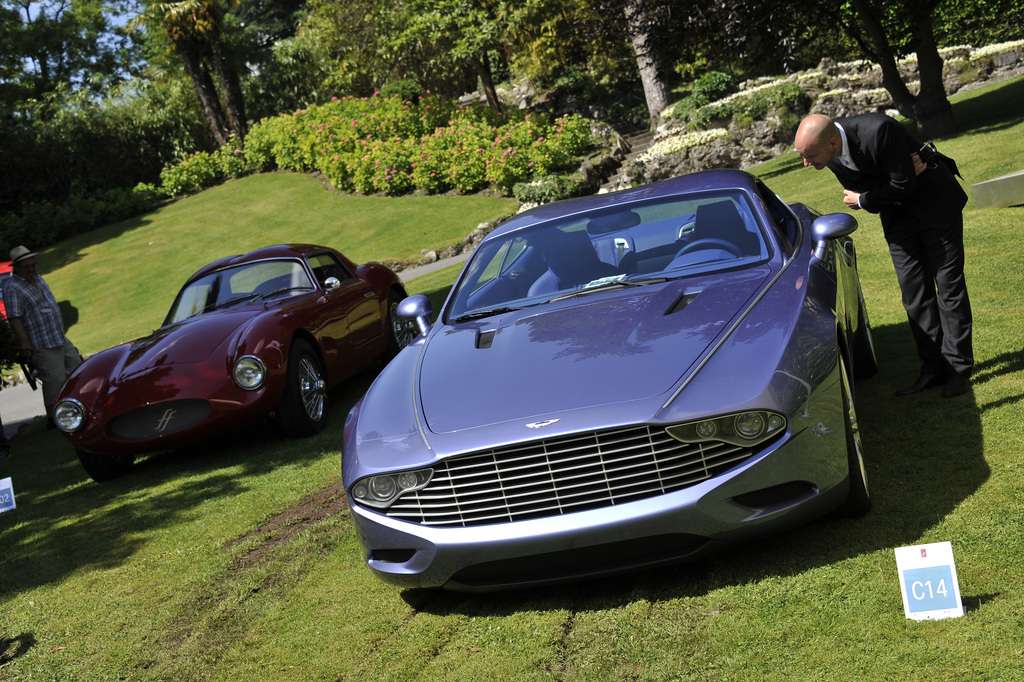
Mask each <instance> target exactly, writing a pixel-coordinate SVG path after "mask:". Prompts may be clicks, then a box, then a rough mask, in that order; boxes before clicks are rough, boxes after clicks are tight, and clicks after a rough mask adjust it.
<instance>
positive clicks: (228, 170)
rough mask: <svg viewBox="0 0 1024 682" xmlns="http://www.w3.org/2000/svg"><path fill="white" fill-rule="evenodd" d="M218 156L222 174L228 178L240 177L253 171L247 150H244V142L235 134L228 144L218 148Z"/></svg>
mask: <svg viewBox="0 0 1024 682" xmlns="http://www.w3.org/2000/svg"><path fill="white" fill-rule="evenodd" d="M216 157H217V164H218V165H219V166H220V172H221V175H223V176H224V177H226V178H240V177H242V176H243V175H248V174H249V173H251V172H252V170H251V168H250V166H249V163H248V161H247V160H246V157H245V152H244V151H242V143H241V142H239V141H238V140H236V139H235V136H234V135H232V136H231V139H230V140H228V142H227V144H225V145H224V146H223V147H221V148H220V149H218V150H217V154H216Z"/></svg>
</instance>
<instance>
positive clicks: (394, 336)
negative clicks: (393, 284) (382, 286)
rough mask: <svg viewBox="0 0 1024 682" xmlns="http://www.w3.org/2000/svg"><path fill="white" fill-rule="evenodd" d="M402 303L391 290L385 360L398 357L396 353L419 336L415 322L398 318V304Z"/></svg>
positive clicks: (399, 296)
mask: <svg viewBox="0 0 1024 682" xmlns="http://www.w3.org/2000/svg"><path fill="white" fill-rule="evenodd" d="M401 302H402V295H401V294H399V293H398V292H397V291H395V290H392V291H391V292H390V293H389V294H388V319H387V325H388V351H387V353H388V354H387V358H388V359H389V360H390V359H391V358H393V357H395V356H396V355H398V352H399V351H400V350H402V349H403V348H405V347H406V346H408V345H409V344H410V343H412V340H413V339H415V338H416V336H417V335H418V334H419V329H418V328H417V326H416V321H415V320H407V319H405V318H404V317H399V316H398V304H399V303H401Z"/></svg>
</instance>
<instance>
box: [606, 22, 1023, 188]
mask: <svg viewBox="0 0 1024 682" xmlns="http://www.w3.org/2000/svg"><path fill="white" fill-rule="evenodd" d="M1019 43H1020V44H1008V45H1004V46H993V48H995V49H992V48H989V49H982V50H972V49H971V48H969V47H960V48H952V49H948V50H944V51H943V53H942V56H943V58H944V59H945V69H944V71H945V86H946V94H947V95H953V94H955V93H957V92H961V91H965V90H969V89H973V88H975V87H980V86H982V85H986V84H988V83H993V82H998V81H1002V80H1006V79H1009V78H1013V77H1016V76H1019V75H1022V74H1024V41H1019ZM1000 47H1002V48H1003V49H999V48H1000ZM899 68H900V73H901V75H902V76H903V81H904V82H905V83H909V84H910V89H911V92H914V93H915V94H916V88H917V87H918V85H917V83H916V81H917V63H916V61H912V60H908V61H906V62H904V63H902V64H900V66H899ZM787 80H788V81H792V82H795V83H797V84H798V85H799V86H800V87H801V88H802V89H803V90H804V91H805V92H806V93H807V94H808V95H809V96H810V98H811V101H812V102H813V104H812V105H811V107H810V108H809V110H806V111H803V110H800V111H792V112H790V113H792V114H794V115H795V116H793V117H787V121H788V125H787V124H783V122H782V121H781V120H780V118H779V117H778V116H776V115H769V116H768V118H766V119H765V120H763V121H757V122H755V123H754V124H753V125H751V126H749V127H740V126H737V125H736V124H735V123H733V122H732V121H719V122H717V125H716V127H715V129H714V131H710V130H709V131H703V133H704V135H705V136H706V137H707V138H708V139H707V141H704V140H699V139H697V140H693V139H692V138H693V136H694V135H695V133H694V132H693V131H690V130H687V128H686V127H685V125H684V124H683V123H680V122H678V121H673V120H671V119H669V120H667V121H666V122H664V123H663V124H662V125H660V126H659V128H658V130H657V132H656V135H655V137H654V140H653V141H652V143H651V145H650V148H649V149H648V150H647V151H646V152H645V153H643V154H641V155H639V156H637V157H636V158H632V159H630V160H628V161H626V162H625V163H624V164H623V166H622V168H621V169H620V171H619V176H618V177H617V178H616V179H615V180H614V182H613V183H612V184H611V186H610V189H612V190H615V189H622V188H625V187H630V186H633V185H637V184H644V183H647V182H654V181H656V180H662V179H664V178H669V177H673V176H676V175H682V174H685V173H691V172H694V171H698V170H704V169H708V168H749V167H751V166H753V165H756V164H758V163H761V162H763V161H767V160H769V159H772V158H775V157H777V156H780V155H781V154H784V153H786V152H787V151H788V150H789V149H791V148H792V143H793V134H794V132H795V130H792V129H789V128H790V127H792V126H791V124H792V121H793V120H798V119H799V118H800V117H802V116H804V115H805V114H808V113H822V114H826V115H828V116H831V117H834V118H838V117H842V116H850V115H853V114H860V113H866V112H871V111H882V112H887V113H889V114H891V115H895V114H896V112H895V110H894V109H893V106H894V105H893V101H892V98H891V97H890V96H889V93H888V92H887V91H886V90H885V89H884V88H883V87H882V72H881V69H880V68H879V67H878V66H877V65H875V64H872V63H870V62H847V63H836V62H835V61H834V60H832V59H829V58H825V59H822V60H821V63H820V64H819V65H818V68H816V69H813V70H809V71H803V72H800V73H796V74H793V75H791V76H789V77H787V78H785V79H761V80H758V81H750V82H746V83H743V84H741V86H740V91H741V93H742V92H743V91H749V90H751V89H752V88H755V87H762V86H764V85H765V84H768V83H772V84H774V83H780V82H784V81H787ZM709 133H713V134H709Z"/></svg>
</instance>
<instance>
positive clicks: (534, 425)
mask: <svg viewBox="0 0 1024 682" xmlns="http://www.w3.org/2000/svg"><path fill="white" fill-rule="evenodd" d="M558 421H561V420H560V419H548V420H546V421H542V422H533V423H532V424H527V425H526V428H528V429H543V428H544V427H545V426H551V425H552V424H554V423H555V422H558Z"/></svg>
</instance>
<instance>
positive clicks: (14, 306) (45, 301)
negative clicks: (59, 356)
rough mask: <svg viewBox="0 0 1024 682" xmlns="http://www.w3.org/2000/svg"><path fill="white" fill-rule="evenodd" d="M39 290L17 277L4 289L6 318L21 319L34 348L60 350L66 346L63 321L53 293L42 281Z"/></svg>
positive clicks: (37, 278) (38, 282)
mask: <svg viewBox="0 0 1024 682" xmlns="http://www.w3.org/2000/svg"><path fill="white" fill-rule="evenodd" d="M36 284H37V286H32V285H31V284H29V282H28V280H26V279H25V278H24V277H21V276H20V275H17V274H15V275H14V276H13V277H11V278H10V279H9V280H7V282H6V284H5V285H4V303H5V304H6V305H7V317H9V318H12V317H19V318H21V323H22V325H24V327H25V333H27V334H28V340H29V342H30V343H31V344H32V347H33V348H60V347H62V346H63V345H64V340H65V337H64V320H63V319H62V318H61V316H60V307H59V306H58V305H57V299H55V298H54V297H53V292H52V291H50V287H49V286H47V284H46V282H45V281H44V280H43V278H42V277H38V276H37V277H36Z"/></svg>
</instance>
